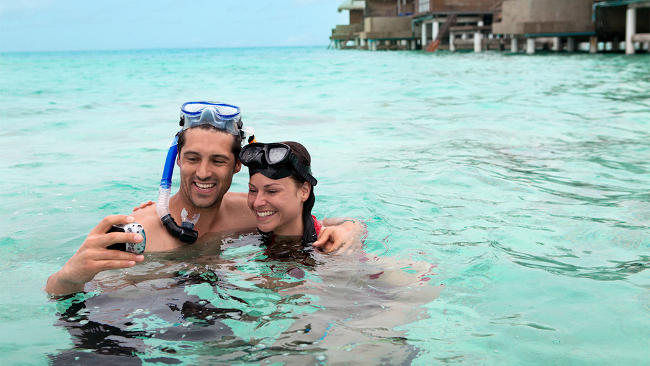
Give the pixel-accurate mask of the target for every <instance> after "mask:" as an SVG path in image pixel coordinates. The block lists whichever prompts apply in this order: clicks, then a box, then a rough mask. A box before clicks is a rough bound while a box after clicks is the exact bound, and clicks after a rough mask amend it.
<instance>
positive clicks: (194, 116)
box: [156, 102, 254, 244]
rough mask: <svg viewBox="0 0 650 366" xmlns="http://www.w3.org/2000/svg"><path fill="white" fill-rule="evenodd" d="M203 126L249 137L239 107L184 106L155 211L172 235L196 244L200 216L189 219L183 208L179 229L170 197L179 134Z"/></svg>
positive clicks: (212, 104)
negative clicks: (171, 211)
mask: <svg viewBox="0 0 650 366" xmlns="http://www.w3.org/2000/svg"><path fill="white" fill-rule="evenodd" d="M204 124H207V125H210V126H212V127H214V128H216V129H217V130H220V131H223V132H227V133H230V134H232V135H235V136H239V137H241V139H242V141H243V140H244V138H245V136H246V133H245V132H244V128H243V124H242V121H241V117H240V111H239V107H236V106H234V105H231V104H225V103H219V102H187V103H185V104H183V106H181V120H180V125H181V127H182V129H181V131H179V132H178V133H177V134H176V136H175V137H174V140H173V141H172V144H171V146H170V147H169V151H167V158H166V159H165V166H164V168H163V175H162V179H161V180H160V189H159V190H158V202H157V203H156V212H157V213H158V217H160V221H161V222H162V223H163V225H164V226H165V228H167V231H168V232H169V234H170V235H171V236H173V237H175V238H178V239H179V240H180V241H182V242H183V243H188V244H192V243H194V242H195V241H196V240H197V239H198V237H199V233H198V232H197V231H196V230H194V225H196V223H197V222H198V221H199V216H200V215H199V214H196V215H194V216H193V217H192V218H188V214H187V210H185V208H183V209H182V211H181V219H182V220H183V222H182V225H181V226H179V225H178V224H177V223H176V221H175V220H174V218H173V217H172V215H171V213H170V212H169V198H170V197H171V188H172V176H173V174H174V164H175V163H176V156H177V155H178V135H179V134H180V133H181V132H182V131H183V130H185V129H188V128H192V127H196V126H200V125H204ZM253 138H254V137H253Z"/></svg>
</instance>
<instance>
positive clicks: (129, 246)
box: [108, 222, 147, 254]
mask: <svg viewBox="0 0 650 366" xmlns="http://www.w3.org/2000/svg"><path fill="white" fill-rule="evenodd" d="M108 232H109V233H113V232H120V233H134V234H140V235H142V238H143V239H142V241H141V242H139V243H115V244H112V245H110V246H108V249H116V250H121V251H123V252H129V253H135V254H142V253H144V248H145V246H146V242H147V237H146V236H145V235H144V228H143V227H142V225H140V224H137V223H135V222H134V223H132V224H124V225H113V226H112V227H111V229H110V230H108Z"/></svg>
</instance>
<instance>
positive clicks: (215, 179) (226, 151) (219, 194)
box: [177, 128, 241, 208]
mask: <svg viewBox="0 0 650 366" xmlns="http://www.w3.org/2000/svg"><path fill="white" fill-rule="evenodd" d="M234 139H235V137H234V136H232V135H230V134H228V133H225V132H220V131H215V130H212V129H202V128H192V129H189V130H187V131H185V145H184V146H183V149H182V150H181V151H180V152H179V155H178V161H177V162H178V166H179V167H180V171H181V188H180V192H181V193H182V194H183V196H184V197H185V199H186V200H187V201H189V202H190V203H192V205H194V206H195V208H210V207H213V206H214V205H215V204H217V203H218V202H221V199H222V198H223V195H224V194H226V192H227V191H228V189H229V188H230V184H231V183H232V176H233V174H235V173H237V172H238V171H239V169H241V163H239V162H238V161H237V160H236V159H235V156H233V154H232V151H231V147H232V144H233V141H234Z"/></svg>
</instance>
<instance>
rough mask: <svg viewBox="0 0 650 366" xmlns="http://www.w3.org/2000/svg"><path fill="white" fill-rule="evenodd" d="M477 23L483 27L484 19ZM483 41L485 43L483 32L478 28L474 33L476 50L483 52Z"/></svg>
mask: <svg viewBox="0 0 650 366" xmlns="http://www.w3.org/2000/svg"><path fill="white" fill-rule="evenodd" d="M477 25H478V26H479V27H482V26H483V21H482V20H479V21H478V24H477ZM482 43H483V33H481V30H477V31H476V32H475V33H474V52H481V51H482V50H483V47H482Z"/></svg>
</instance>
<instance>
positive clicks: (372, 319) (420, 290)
mask: <svg viewBox="0 0 650 366" xmlns="http://www.w3.org/2000/svg"><path fill="white" fill-rule="evenodd" d="M260 243H261V240H260V236H259V235H256V234H248V235H242V236H240V237H239V238H236V239H233V238H225V239H224V238H220V237H213V238H211V239H210V240H208V241H206V242H203V243H197V245H195V246H193V247H192V248H191V249H189V250H183V252H182V253H175V252H167V253H158V254H149V255H147V256H146V260H145V263H144V264H141V265H139V266H137V267H134V268H131V269H129V270H122V271H113V272H111V273H108V274H105V275H104V276H103V277H101V278H99V279H97V280H96V281H95V285H96V286H97V289H96V290H95V291H93V292H89V293H85V294H76V295H73V296H68V297H66V298H62V299H59V300H58V303H57V306H58V309H59V312H60V314H61V315H60V317H59V320H58V322H57V326H61V327H65V328H66V329H67V330H68V332H69V334H70V336H71V339H72V343H73V344H74V346H73V347H72V348H71V349H68V350H64V351H62V352H60V353H59V354H56V355H51V356H50V358H51V361H52V363H53V364H55V365H56V364H65V365H68V364H89V363H93V364H95V365H101V364H115V363H120V364H123V365H130V364H143V363H163V364H178V363H198V364H219V363H224V364H228V363H233V362H260V361H262V360H264V361H265V362H267V361H268V362H283V363H287V364H307V363H311V364H314V363H340V362H343V363H345V362H355V361H358V360H359V358H360V357H362V358H363V359H364V360H368V361H369V362H371V363H373V364H391V365H394V364H410V363H411V361H412V360H413V359H414V358H415V357H416V356H417V354H418V353H419V350H418V349H417V348H416V347H414V346H413V345H411V344H409V342H408V341H407V338H406V336H405V334H404V332H403V331H396V330H394V329H395V328H396V327H398V326H400V325H405V324H408V323H410V322H413V321H415V320H417V319H421V318H422V317H425V316H426V313H425V312H424V310H423V309H422V308H420V305H423V304H426V303H428V302H430V301H432V300H433V299H435V298H436V297H437V296H438V294H439V291H440V289H441V288H440V287H438V286H432V285H431V283H430V282H432V281H429V280H430V279H431V275H432V273H431V272H430V271H431V269H432V266H431V265H429V264H426V263H408V262H398V261H393V260H391V259H389V258H378V257H371V256H368V255H366V254H363V253H356V254H353V255H350V256H327V255H323V254H320V253H318V252H315V251H312V250H305V249H303V248H298V247H295V246H294V247H292V245H291V243H275V244H274V245H273V246H264V245H260ZM185 249H187V248H185Z"/></svg>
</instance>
